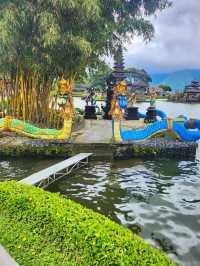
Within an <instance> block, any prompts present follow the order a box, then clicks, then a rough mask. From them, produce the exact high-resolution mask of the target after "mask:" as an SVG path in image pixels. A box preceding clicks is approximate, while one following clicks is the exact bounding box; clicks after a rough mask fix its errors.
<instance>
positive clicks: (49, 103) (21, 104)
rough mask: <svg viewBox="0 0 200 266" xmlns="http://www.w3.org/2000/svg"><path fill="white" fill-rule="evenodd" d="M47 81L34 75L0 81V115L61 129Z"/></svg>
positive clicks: (18, 76) (5, 78) (55, 103)
mask: <svg viewBox="0 0 200 266" xmlns="http://www.w3.org/2000/svg"><path fill="white" fill-rule="evenodd" d="M51 91H52V86H51V83H50V82H46V81H45V80H41V79H40V78H39V77H37V76H28V75H27V76H25V75H22V74H19V72H17V74H16V76H15V78H11V77H9V76H6V75H5V76H3V77H2V78H1V79H0V116H1V117H4V116H5V115H9V116H11V117H13V118H17V119H20V120H23V121H26V122H29V123H31V124H34V125H37V126H40V127H47V128H57V129H60V128H61V127H62V122H63V120H62V117H61V114H60V112H59V110H58V105H57V96H55V97H52V96H51Z"/></svg>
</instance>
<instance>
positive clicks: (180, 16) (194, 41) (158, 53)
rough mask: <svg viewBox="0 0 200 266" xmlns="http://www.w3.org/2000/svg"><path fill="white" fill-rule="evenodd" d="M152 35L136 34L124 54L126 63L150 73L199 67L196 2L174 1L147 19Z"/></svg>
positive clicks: (198, 5) (199, 12)
mask: <svg viewBox="0 0 200 266" xmlns="http://www.w3.org/2000/svg"><path fill="white" fill-rule="evenodd" d="M151 21H152V23H153V25H154V26H155V37H154V38H153V40H152V41H151V42H150V43H148V44H145V43H144V41H143V40H142V39H141V38H139V37H136V38H135V39H134V40H133V42H132V43H131V44H129V45H128V47H127V49H128V51H127V52H126V53H125V61H126V65H127V66H136V67H139V68H145V69H147V70H148V71H151V72H166V71H171V70H178V69H186V68H192V69H193V68H200V1H199V0H190V1H188V0H174V1H173V7H171V8H169V9H167V10H164V11H162V12H159V14H157V17H153V18H151Z"/></svg>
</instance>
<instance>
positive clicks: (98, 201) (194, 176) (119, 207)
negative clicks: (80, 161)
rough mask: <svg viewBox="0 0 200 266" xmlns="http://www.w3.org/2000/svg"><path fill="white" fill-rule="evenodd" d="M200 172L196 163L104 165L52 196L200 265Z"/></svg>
mask: <svg viewBox="0 0 200 266" xmlns="http://www.w3.org/2000/svg"><path fill="white" fill-rule="evenodd" d="M199 169H200V167H199V165H198V163H196V162H193V161H177V160H158V161H141V160H138V161H136V160H131V161H126V162H124V161H123V162H122V161H121V162H114V163H112V162H111V163H101V162H99V163H97V164H96V165H95V166H93V165H92V166H90V167H88V168H87V169H82V170H81V171H79V172H78V173H76V174H75V176H74V177H72V178H70V179H68V180H62V181H60V182H59V183H57V184H56V185H54V186H53V187H51V188H50V190H53V191H57V190H59V191H61V193H62V194H65V195H68V196H69V197H72V198H73V199H75V200H77V201H79V202H82V203H83V204H84V205H86V206H88V207H90V208H93V209H95V210H97V211H99V212H101V213H104V214H105V215H106V216H108V217H111V218H112V219H114V220H115V221H117V222H118V223H121V224H123V225H125V226H126V227H128V228H130V229H131V230H133V231H134V232H136V233H139V234H140V235H141V236H142V237H144V238H145V239H146V240H147V241H148V242H149V243H151V244H152V245H154V246H155V245H157V246H160V247H161V248H162V249H163V250H165V251H166V252H168V254H169V255H170V256H171V257H172V258H174V259H176V260H178V261H181V263H182V264H183V265H191V264H192V263H193V264H194V265H198V264H195V263H196V262H197V261H199V260H200V255H199V254H198V252H196V251H197V249H196V248H197V247H199V245H200V235H199V231H200V201H199V199H200V197H199V191H200V173H199ZM77 184H79V185H80V184H82V185H81V190H80V187H78V186H77ZM72 188H73V195H72V194H71V193H70V190H71V189H72Z"/></svg>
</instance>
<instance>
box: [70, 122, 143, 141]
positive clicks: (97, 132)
mask: <svg viewBox="0 0 200 266" xmlns="http://www.w3.org/2000/svg"><path fill="white" fill-rule="evenodd" d="M122 124H123V128H124V129H133V128H134V129H137V128H141V127H143V126H144V123H143V120H140V121H123V123H122ZM111 139H112V121H110V120H85V126H84V128H83V129H81V130H79V131H76V132H74V133H73V134H72V143H110V142H111Z"/></svg>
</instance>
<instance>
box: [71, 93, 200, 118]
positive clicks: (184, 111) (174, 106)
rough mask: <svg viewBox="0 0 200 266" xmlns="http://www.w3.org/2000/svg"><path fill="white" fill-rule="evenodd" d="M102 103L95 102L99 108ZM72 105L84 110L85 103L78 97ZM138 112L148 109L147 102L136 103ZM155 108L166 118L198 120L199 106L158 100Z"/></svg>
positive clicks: (199, 116)
mask: <svg viewBox="0 0 200 266" xmlns="http://www.w3.org/2000/svg"><path fill="white" fill-rule="evenodd" d="M101 104H104V102H99V101H98V102H97V105H98V106H99V107H101ZM74 105H75V107H77V108H81V109H84V107H85V101H83V100H81V98H79V97H75V98H74ZM137 106H138V107H139V111H140V112H141V113H145V112H146V109H147V108H148V107H149V103H148V102H142V103H137ZM156 108H157V109H159V110H162V111H164V112H165V113H166V114H167V116H168V117H172V118H173V117H174V118H175V117H177V116H179V115H185V116H187V117H188V118H199V119H200V104H185V103H174V102H168V101H165V100H163V101H162V100H158V101H157V102H156Z"/></svg>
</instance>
